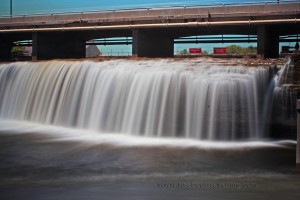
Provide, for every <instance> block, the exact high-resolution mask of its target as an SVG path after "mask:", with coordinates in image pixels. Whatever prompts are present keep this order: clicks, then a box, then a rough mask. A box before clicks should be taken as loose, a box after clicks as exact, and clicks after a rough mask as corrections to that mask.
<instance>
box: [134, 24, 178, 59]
mask: <svg viewBox="0 0 300 200" xmlns="http://www.w3.org/2000/svg"><path fill="white" fill-rule="evenodd" d="M132 56H136V57H149V58H155V57H157V58H159V57H161V58H164V57H173V56H174V39H173V37H171V36H170V35H168V34H166V32H165V31H162V30H139V29H135V30H133V32H132Z"/></svg>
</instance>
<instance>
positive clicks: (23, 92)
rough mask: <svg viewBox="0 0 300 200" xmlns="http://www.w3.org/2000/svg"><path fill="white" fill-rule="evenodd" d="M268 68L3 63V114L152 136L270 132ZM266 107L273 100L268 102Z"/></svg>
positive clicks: (229, 136) (196, 63)
mask: <svg viewBox="0 0 300 200" xmlns="http://www.w3.org/2000/svg"><path fill="white" fill-rule="evenodd" d="M269 80H270V74H269V70H268V68H263V67H255V68H254V67H243V66H240V65H234V64H232V66H230V65H229V64H228V63H227V66H224V63H222V62H215V63H212V62H211V61H210V60H208V59H199V60H186V61H184V60H183V61H176V62H175V61H172V60H158V61H147V60H144V61H143V60H141V61H130V60H127V61H126V60H115V61H103V62H91V61H50V62H37V63H11V64H2V65H0V117H1V119H2V120H6V119H13V120H24V121H33V122H38V123H42V124H52V125H57V126H66V127H75V128H80V129H88V130H96V131H98V132H110V133H124V134H130V135H139V136H148V137H183V138H195V139H204V140H236V139H254V138H260V137H262V135H263V130H262V129H263V128H262V127H264V126H265V123H266V121H265V120H266V119H265V115H266V114H265V113H263V111H264V110H268V109H265V106H267V105H268V104H269V102H267V101H266V99H269V98H268V95H272V94H268V92H267V91H268V85H269V82H270V81H269ZM264 104H265V105H264Z"/></svg>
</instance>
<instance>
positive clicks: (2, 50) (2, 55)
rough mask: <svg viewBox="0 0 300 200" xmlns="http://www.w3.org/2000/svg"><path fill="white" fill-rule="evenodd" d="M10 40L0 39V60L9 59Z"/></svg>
mask: <svg viewBox="0 0 300 200" xmlns="http://www.w3.org/2000/svg"><path fill="white" fill-rule="evenodd" d="M11 48H12V42H6V41H0V61H11Z"/></svg>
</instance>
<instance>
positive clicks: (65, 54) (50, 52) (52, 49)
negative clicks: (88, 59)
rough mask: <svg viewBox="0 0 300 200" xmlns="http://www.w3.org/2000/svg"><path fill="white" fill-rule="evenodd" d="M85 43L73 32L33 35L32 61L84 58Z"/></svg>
mask: <svg viewBox="0 0 300 200" xmlns="http://www.w3.org/2000/svg"><path fill="white" fill-rule="evenodd" d="M84 57H85V41H84V40H83V39H81V38H80V35H79V34H77V33H72V32H50V33H33V35H32V60H47V59H55V58H84Z"/></svg>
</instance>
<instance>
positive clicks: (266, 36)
mask: <svg viewBox="0 0 300 200" xmlns="http://www.w3.org/2000/svg"><path fill="white" fill-rule="evenodd" d="M257 55H258V57H261V58H278V57H279V35H278V34H277V33H276V30H272V28H271V27H268V26H266V25H264V26H259V27H257Z"/></svg>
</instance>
